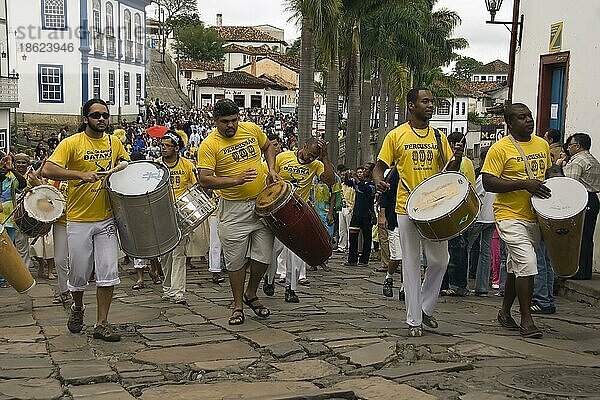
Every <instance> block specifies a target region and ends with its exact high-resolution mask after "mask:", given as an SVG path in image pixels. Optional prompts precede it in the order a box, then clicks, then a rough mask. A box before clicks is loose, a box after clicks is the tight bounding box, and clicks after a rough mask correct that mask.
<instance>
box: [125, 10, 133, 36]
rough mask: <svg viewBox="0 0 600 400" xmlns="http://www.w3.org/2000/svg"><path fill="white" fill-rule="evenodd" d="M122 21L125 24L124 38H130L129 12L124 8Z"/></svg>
mask: <svg viewBox="0 0 600 400" xmlns="http://www.w3.org/2000/svg"><path fill="white" fill-rule="evenodd" d="M123 22H124V25H125V40H131V12H129V10H125V13H124V14H123Z"/></svg>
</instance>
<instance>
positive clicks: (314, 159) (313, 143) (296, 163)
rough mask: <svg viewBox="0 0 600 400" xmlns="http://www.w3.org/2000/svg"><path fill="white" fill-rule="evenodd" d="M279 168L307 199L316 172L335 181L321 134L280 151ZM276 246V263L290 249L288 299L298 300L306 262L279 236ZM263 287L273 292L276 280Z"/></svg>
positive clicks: (326, 180)
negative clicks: (283, 242) (282, 252)
mask: <svg viewBox="0 0 600 400" xmlns="http://www.w3.org/2000/svg"><path fill="white" fill-rule="evenodd" d="M275 171H276V172H277V173H278V174H279V176H280V177H281V179H283V180H286V181H288V182H291V183H292V185H293V186H294V189H295V191H296V193H297V194H298V195H299V196H300V197H301V198H302V199H303V200H304V201H306V202H308V197H309V196H310V189H311V187H312V185H313V181H314V177H315V176H317V177H318V178H319V179H320V180H321V181H323V182H325V183H326V184H328V185H333V184H334V183H335V173H334V171H333V165H332V164H331V162H330V161H329V156H328V154H327V143H326V142H325V141H323V140H320V139H317V138H309V139H308V140H307V141H306V143H305V144H304V146H303V147H302V149H300V150H297V151H291V150H289V151H284V152H282V153H279V154H278V155H277V157H276V159H275ZM273 248H274V252H275V254H274V255H273V261H272V263H274V262H275V260H276V259H277V257H276V256H277V255H279V254H277V253H281V251H285V252H286V256H285V270H286V272H285V281H286V282H285V297H284V298H285V301H286V302H289V303H298V302H300V299H299V298H298V295H297V294H296V289H297V286H298V279H300V278H306V263H305V262H304V261H302V259H301V258H300V257H298V256H297V255H296V254H295V253H294V252H293V251H292V250H291V249H289V248H286V247H285V246H284V245H283V244H282V243H281V242H280V241H279V240H278V239H275V243H274V244H273ZM271 268H276V266H275V265H273V264H272V265H271ZM270 275H272V274H270ZM263 290H264V292H265V294H267V295H273V292H274V290H275V286H274V283H273V282H272V281H271V282H265V285H264V287H263Z"/></svg>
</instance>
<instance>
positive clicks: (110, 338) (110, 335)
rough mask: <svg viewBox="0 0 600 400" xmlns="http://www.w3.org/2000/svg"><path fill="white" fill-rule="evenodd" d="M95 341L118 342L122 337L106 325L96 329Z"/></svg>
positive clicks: (97, 326)
mask: <svg viewBox="0 0 600 400" xmlns="http://www.w3.org/2000/svg"><path fill="white" fill-rule="evenodd" d="M94 339H102V340H104V341H105V342H118V341H120V340H121V335H119V334H118V333H115V332H114V330H113V327H112V326H110V325H109V324H108V323H106V324H101V325H96V326H95V327H94Z"/></svg>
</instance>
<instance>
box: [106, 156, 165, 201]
mask: <svg viewBox="0 0 600 400" xmlns="http://www.w3.org/2000/svg"><path fill="white" fill-rule="evenodd" d="M141 163H147V164H153V165H156V166H158V168H159V169H162V170H163V172H164V174H163V176H162V178H161V183H160V184H159V185H157V186H156V187H155V188H154V190H152V191H151V192H146V193H137V194H124V193H121V192H117V191H116V190H114V189H113V188H112V187H111V184H110V179H111V177H112V176H113V175H115V174H117V173H119V172H122V171H125V170H126V169H127V168H129V167H130V166H131V165H134V164H141ZM127 168H125V169H124V170H121V171H118V172H115V174H111V175H109V177H108V178H106V190H107V191H108V192H109V193H114V194H116V195H118V196H125V197H137V196H146V195H147V194H150V193H154V192H155V191H157V190H159V189H162V187H163V186H164V185H165V184H167V185H169V184H170V183H169V168H167V167H166V166H165V165H163V164H161V163H159V162H156V161H152V160H137V161H130V162H129V164H128V165H127Z"/></svg>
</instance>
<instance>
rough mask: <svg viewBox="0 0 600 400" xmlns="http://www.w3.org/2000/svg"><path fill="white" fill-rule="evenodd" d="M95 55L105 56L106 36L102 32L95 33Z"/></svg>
mask: <svg viewBox="0 0 600 400" xmlns="http://www.w3.org/2000/svg"><path fill="white" fill-rule="evenodd" d="M94 53H95V54H104V34H103V33H102V32H94Z"/></svg>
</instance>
